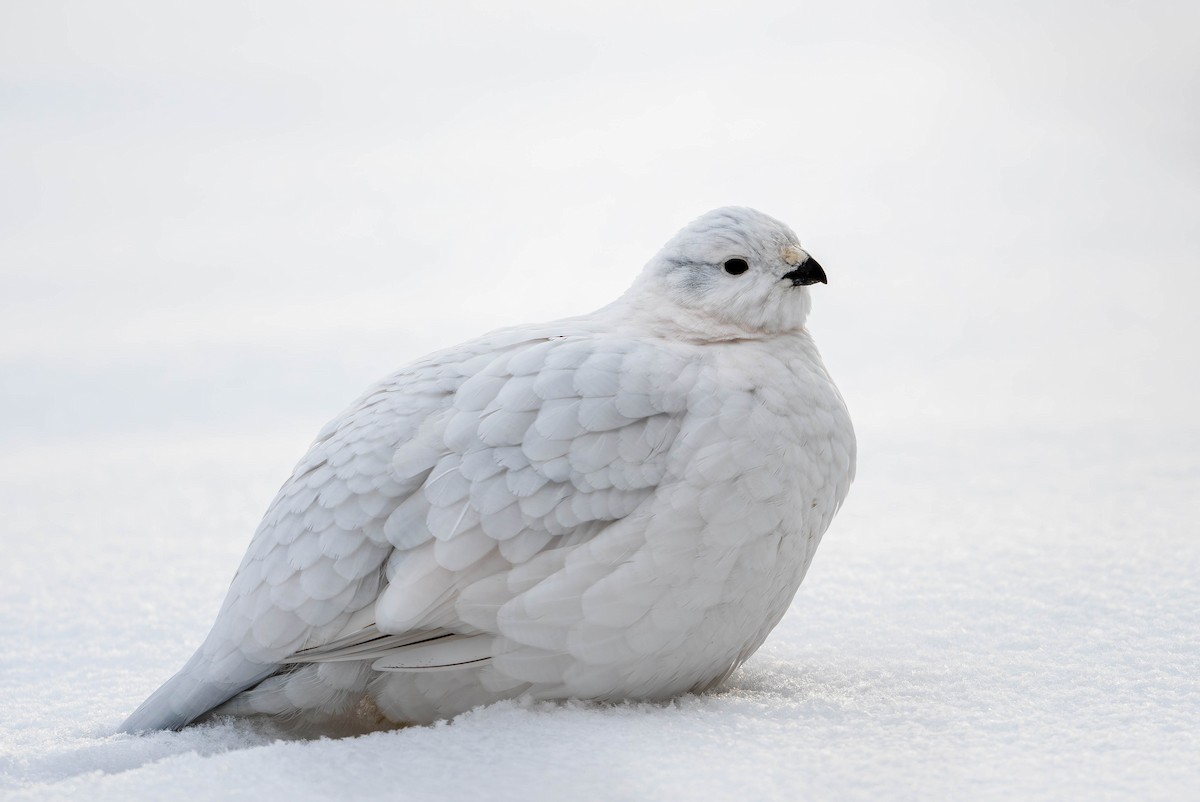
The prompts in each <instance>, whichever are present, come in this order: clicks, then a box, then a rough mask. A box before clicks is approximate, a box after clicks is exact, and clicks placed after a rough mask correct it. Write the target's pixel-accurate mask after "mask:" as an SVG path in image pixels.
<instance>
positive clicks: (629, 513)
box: [121, 207, 855, 732]
mask: <svg viewBox="0 0 1200 802" xmlns="http://www.w3.org/2000/svg"><path fill="white" fill-rule="evenodd" d="M825 281H826V276H825V272H824V270H823V269H822V268H821V265H820V264H818V263H817V261H816V260H815V259H813V258H812V257H810V256H809V255H808V253H807V252H805V251H804V250H803V249H802V248H801V247H800V243H799V241H798V240H797V238H796V235H795V234H794V233H793V232H792V231H791V229H789V228H788V227H787V226H785V225H784V224H782V223H780V222H779V221H777V220H775V219H773V218H771V217H768V216H767V215H765V214H762V213H761V212H757V211H754V210H753V209H746V208H738V207H730V208H723V209H717V210H715V211H712V212H709V213H708V214H706V215H704V216H703V217H700V218H699V219H697V220H695V221H693V222H692V223H690V224H689V225H688V226H686V227H685V228H684V229H683V230H681V231H680V232H679V233H678V234H677V235H676V236H675V237H674V238H672V239H671V240H670V241H669V242H668V243H667V244H666V245H665V246H664V247H663V249H662V250H661V251H660V252H659V253H658V254H657V255H656V256H655V257H654V258H653V259H651V260H650V262H649V263H648V264H647V265H646V267H645V269H644V270H643V272H642V273H641V275H640V276H639V277H638V278H637V280H636V281H635V282H634V283H633V285H632V287H630V289H629V290H628V291H627V292H626V293H625V294H624V295H623V296H622V297H621V298H619V299H618V300H617V301H615V302H614V303H611V304H609V305H608V306H606V307H604V308H602V309H600V310H598V311H596V312H593V313H592V314H589V315H584V316H582V317H575V318H567V319H564V320H560V321H557V322H554V323H548V324H543V325H531V326H519V327H516V328H510V329H504V330H501V331H498V332H494V333H492V334H489V335H486V336H484V337H482V338H480V339H477V340H473V341H471V342H468V343H465V344H462V345H459V346H456V347H454V348H450V349H448V350H445V351H441V352H438V353H436V354H433V355H431V356H428V357H426V358H424V359H422V360H420V361H418V362H415V363H414V364H412V365H409V366H408V367H405V368H403V369H401V370H400V371H399V372H398V373H396V374H394V375H393V376H391V377H389V378H388V379H386V380H384V381H383V382H382V383H380V384H378V385H377V386H375V387H373V388H372V389H370V390H369V391H368V392H367V393H366V394H365V395H363V396H362V397H361V398H360V399H359V400H358V401H356V402H355V403H354V404H353V405H351V406H350V408H349V409H348V410H346V411H345V412H344V413H342V414H341V415H340V416H339V417H337V418H336V419H335V420H334V421H333V422H332V423H330V424H329V425H328V426H326V427H325V429H324V430H323V431H322V432H321V433H320V434H319V435H318V437H317V439H316V442H315V443H314V444H313V445H312V447H311V448H310V449H309V451H308V453H307V455H306V456H305V457H304V458H303V459H302V460H301V461H300V463H299V465H297V466H296V469H295V471H294V472H293V474H292V476H291V478H289V479H288V480H287V482H286V483H285V484H284V485H283V488H282V489H281V490H280V491H279V494H278V495H277V496H276V497H275V500H274V501H273V502H272V503H271V506H270V508H269V509H268V510H267V514H266V516H265V517H264V519H263V521H262V523H261V524H260V525H259V527H258V530H257V532H256V534H255V536H254V539H253V540H252V541H251V543H250V547H249V550H248V551H247V553H246V556H245V558H244V559H243V560H242V564H241V567H240V568H239V569H238V571H237V574H236V575H235V576H234V578H233V582H232V585H231V586H230V589H229V593H228V596H227V597H226V599H225V602H224V604H223V606H222V607H221V610H220V613H219V614H218V615H217V619H216V622H215V623H214V624H213V628H212V631H211V632H210V633H209V635H208V638H207V639H206V640H205V641H204V643H203V644H202V645H201V646H200V648H199V649H198V650H197V652H196V653H195V655H194V656H193V657H192V658H191V659H190V660H189V661H188V662H187V664H186V665H185V666H184V667H183V668H182V669H181V670H180V671H179V673H178V674H176V675H175V676H174V677H172V678H171V679H170V680H169V681H168V682H167V683H166V684H165V685H163V686H162V687H161V688H160V689H159V690H158V691H156V692H155V693H154V694H153V695H151V696H150V698H149V699H147V700H146V701H145V702H144V703H143V704H142V705H141V707H139V708H138V709H137V710H136V711H135V712H134V713H133V714H132V715H131V716H130V717H129V718H128V719H127V720H126V721H125V722H124V723H123V724H122V725H121V730H122V731H124V732H136V731H143V730H155V729H173V728H179V727H182V726H184V725H186V724H188V723H189V722H192V721H194V720H196V719H197V718H199V717H201V716H205V715H208V714H233V715H253V714H270V715H276V716H286V717H288V719H289V720H293V721H295V720H300V721H303V722H307V723H309V724H315V725H318V726H321V725H329V726H334V725H336V724H337V723H338V722H344V721H347V720H350V719H353V718H354V717H362V716H364V715H366V716H374V717H377V719H378V720H383V721H388V722H395V723H424V722H430V721H434V720H437V719H442V718H447V717H450V716H454V715H456V714H458V713H461V712H463V711H466V710H469V709H471V708H473V707H475V706H478V705H482V704H487V703H490V702H494V701H497V700H500V699H506V698H511V697H516V696H522V695H528V696H530V697H532V698H535V699H567V698H574V699H591V700H610V701H615V700H622V699H644V700H656V699H666V698H670V697H673V696H676V695H678V694H682V693H687V692H690V691H696V692H698V691H702V690H704V689H707V688H711V687H713V686H715V685H716V684H718V683H720V682H721V681H722V680H724V679H725V678H726V677H728V676H729V675H730V673H732V672H733V670H734V669H735V668H737V667H738V666H739V665H740V664H741V663H742V662H743V661H745V660H746V658H748V657H749V656H750V655H751V654H753V653H754V651H755V650H756V649H758V647H759V645H761V644H762V642H763V640H764V639H765V638H766V636H767V634H768V633H769V632H770V631H771V629H772V628H773V627H774V626H775V625H776V624H777V623H778V622H779V620H780V618H781V617H782V616H783V614H784V612H785V611H786V610H787V609H788V607H789V605H790V604H791V601H792V597H793V595H794V594H795V592H796V589H797V588H798V587H799V585H800V582H801V580H802V579H803V578H804V574H805V572H806V571H807V570H808V566H809V563H810V562H811V560H812V557H813V553H814V551H815V550H816V548H817V544H818V543H819V542H820V540H821V536H822V535H823V534H824V532H825V530H826V529H827V528H828V526H829V524H830V521H831V520H832V519H833V516H834V513H835V512H836V511H837V509H838V508H839V507H840V506H841V504H842V501H843V499H844V498H845V497H846V493H847V491H848V489H849V487H850V483H851V481H852V479H853V477H854V466H855V440H854V431H853V428H852V426H851V423H850V417H849V414H848V412H847V410H846V406H845V403H844V402H843V401H842V397H841V395H840V394H839V393H838V390H837V388H836V387H835V386H834V384H833V381H832V380H831V379H830V377H829V374H828V373H827V372H826V370H825V367H824V365H823V364H822V362H821V358H820V356H819V355H818V353H817V349H816V346H815V345H814V343H813V340H812V337H811V336H810V335H809V333H808V331H807V329H806V328H805V319H806V317H807V315H808V312H809V309H810V307H811V296H810V291H809V285H812V284H814V283H817V282H821V283H825Z"/></svg>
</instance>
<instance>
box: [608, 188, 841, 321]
mask: <svg viewBox="0 0 1200 802" xmlns="http://www.w3.org/2000/svg"><path fill="white" fill-rule="evenodd" d="M818 282H820V283H822V284H824V283H826V279H825V271H824V270H823V269H822V268H821V265H820V264H819V263H818V262H817V260H815V259H813V258H812V257H811V256H809V255H808V253H807V252H806V251H805V250H804V249H803V248H801V247H800V241H799V240H798V239H797V238H796V235H795V233H793V231H792V230H791V229H790V228H788V227H787V226H786V225H784V224H783V223H781V222H779V221H778V220H776V219H775V218H773V217H768V216H767V215H765V214H763V213H762V212H759V211H755V210H754V209H748V208H745V207H740V206H727V207H724V208H721V209H715V210H713V211H711V212H709V213H708V214H705V215H703V216H701V217H699V218H697V219H695V220H693V221H692V222H690V223H688V224H687V225H686V226H684V228H683V229H682V230H681V231H680V232H679V233H678V234H676V235H675V236H674V237H672V238H671V240H670V241H669V242H667V244H666V245H664V246H663V248H662V250H661V251H659V252H658V254H657V255H656V256H655V257H654V258H653V259H651V260H650V262H649V263H648V264H647V265H646V268H645V270H644V271H643V273H642V275H641V277H640V278H639V280H638V282H637V283H636V284H635V285H634V287H633V288H632V290H631V294H632V295H633V296H634V298H633V299H635V300H637V301H638V302H639V305H640V306H642V307H643V308H644V309H645V310H646V311H651V310H652V309H653V308H654V305H655V304H658V305H661V306H660V307H659V308H658V310H657V313H656V316H658V317H662V318H678V319H679V322H680V324H681V325H684V326H685V327H686V328H688V329H689V331H691V332H693V333H694V334H696V335H700V336H703V329H704V327H705V326H707V325H711V326H712V328H713V333H714V336H713V337H712V339H731V338H736V337H741V336H746V337H761V336H770V335H773V334H780V333H783V332H788V331H795V330H798V329H800V328H802V327H803V326H804V321H805V319H806V318H807V316H808V311H809V309H810V308H811V306H812V298H811V296H810V294H809V289H808V287H809V285H811V284H816V283H818Z"/></svg>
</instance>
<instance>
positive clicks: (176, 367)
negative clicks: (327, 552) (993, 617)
mask: <svg viewBox="0 0 1200 802" xmlns="http://www.w3.org/2000/svg"><path fill="white" fill-rule="evenodd" d="M508 5H513V6H515V5H517V4H497V3H475V4H471V3H443V4H416V3H398V2H378V3H355V2H349V3H336V4H335V3H328V4H314V3H296V2H268V3H254V4H242V3H228V2H215V3H214V2H205V3H194V4H176V3H152V2H141V3H133V2H105V3H85V2H78V3H62V2H37V3H18V2H8V3H4V4H3V5H2V6H0V381H2V386H3V393H2V396H0V442H6V443H8V444H9V447H21V448H33V447H40V446H41V445H46V444H50V443H58V442H63V441H71V442H78V441H80V440H86V439H89V438H92V439H96V440H97V442H100V441H111V440H112V439H114V438H117V439H119V438H124V437H135V436H137V437H146V436H151V437H157V436H159V435H160V434H165V433H178V432H187V433H193V434H194V433H206V432H213V433H218V432H219V433H226V434H228V433H237V432H262V431H268V430H271V431H274V430H283V431H286V432H289V433H290V432H295V433H297V435H296V436H297V437H298V438H299V439H298V441H297V444H296V449H297V451H296V455H297V456H298V455H299V453H300V450H301V449H302V447H303V442H306V441H305V439H304V438H307V437H311V435H312V434H314V433H315V431H316V429H317V428H318V427H319V426H320V425H321V424H322V423H323V422H324V421H325V420H327V419H328V418H330V417H332V416H333V415H334V414H335V413H337V412H338V411H339V410H340V409H341V408H342V407H343V406H344V405H345V404H347V403H348V402H349V401H350V400H352V399H353V398H354V397H355V396H357V395H358V393H359V392H360V391H361V390H362V389H363V388H364V387H365V386H366V385H367V384H368V383H369V382H371V381H373V380H374V379H376V378H378V377H380V376H382V375H384V374H386V373H388V372H390V371H392V370H393V369H395V368H396V367H399V366H400V365H401V364H403V363H404V362H406V361H408V360H410V359H413V358H416V357H419V356H421V355H422V354H424V353H426V352H427V351H429V350H432V349H433V348H435V347H440V346H444V345H450V344H453V343H455V342H458V341H461V340H464V339H467V338H469V337H473V336H475V335H476V334H479V333H482V332H483V331H486V330H489V329H492V328H496V327H499V326H503V325H509V324H513V323H520V322H532V321H535V320H544V319H550V318H555V317H561V316H565V315H569V314H577V313H581V312H585V311H588V310H590V309H593V308H595V307H598V306H600V305H602V304H603V303H605V302H607V301H609V300H611V299H612V298H613V297H615V296H616V295H617V294H619V293H620V292H621V291H622V290H623V289H624V287H625V286H626V285H627V284H628V283H629V282H630V281H631V279H632V278H633V276H634V275H635V274H636V272H637V271H638V270H639V269H640V267H641V265H642V264H644V262H645V261H646V260H647V259H648V258H649V257H650V256H651V255H652V254H653V253H654V252H655V251H656V250H657V248H658V247H659V246H660V245H661V244H662V242H664V241H665V240H666V239H667V238H668V237H669V236H670V235H671V234H672V233H674V231H675V230H677V229H678V228H679V227H680V226H682V225H683V224H684V223H686V222H687V221H688V220H690V219H692V218H693V217H695V216H697V215H699V214H700V213H702V212H704V211H706V210H707V209H709V208H712V207H715V206H721V205H727V204H742V205H750V206H754V207H757V208H759V209H761V210H763V211H765V212H767V213H769V214H772V215H774V216H776V217H779V218H781V219H783V220H784V221H786V222H788V223H789V224H790V225H792V227H793V228H795V229H796V230H797V232H798V233H799V235H800V237H801V240H802V242H803V243H804V244H805V246H806V247H807V248H808V249H809V250H810V251H811V252H812V253H813V254H814V255H815V256H816V257H817V258H818V259H819V260H820V261H821V262H822V264H824V265H825V267H826V270H827V271H828V273H829V278H830V284H829V286H828V287H818V288H817V289H816V293H815V295H816V299H815V307H816V311H815V313H814V316H813V318H812V324H811V325H812V328H813V330H814V332H815V334H816V336H817V339H818V342H819V343H820V345H821V347H822V350H823V351H824V353H825V356H826V360H827V362H828V363H829V366H830V368H831V370H832V371H833V373H834V375H835V377H836V378H837V379H838V381H839V383H840V385H841V386H842V389H843V392H844V394H845V395H846V397H847V400H848V402H849V403H850V406H851V411H852V413H853V414H854V416H855V420H856V423H857V425H858V426H859V428H860V431H863V432H871V431H888V430H899V429H906V430H908V429H919V428H922V427H924V428H928V429H930V430H931V431H938V430H941V431H946V432H952V431H955V430H962V429H976V428H991V429H995V428H1003V427H1009V426H1012V427H1021V428H1023V429H1026V430H1039V429H1044V430H1047V431H1052V430H1054V429H1057V428H1063V427H1080V426H1082V427H1094V426H1101V427H1110V426H1125V427H1132V428H1137V427H1139V426H1144V425H1167V426H1171V425H1176V424H1185V425H1188V426H1193V427H1194V423H1193V419H1194V414H1195V409H1196V408H1197V407H1198V406H1200V359H1198V357H1197V351H1198V343H1200V315H1197V313H1196V311H1195V305H1196V299H1197V297H1198V295H1200V269H1198V268H1200V264H1198V262H1200V258H1198V257H1200V144H1198V143H1200V48H1198V47H1197V45H1196V43H1197V41H1198V38H1200V5H1198V4H1196V3H1194V2H1180V3H1161V2H1160V3H1147V2H1139V3H1103V4H1097V3H1085V2H1050V3H1047V2H1042V1H1040V0H1039V2H990V3H969V4H964V3H951V2H926V3H918V2H903V3H892V2H876V3H837V4H832V3H828V4H812V3H796V2H780V3H744V2H739V3H737V4H732V3H728V4H713V3H697V2H687V3H660V4H654V5H653V7H648V6H647V5H646V4H644V3H641V2H639V3H612V2H603V3H586V4H584V3H550V2H546V3H522V4H519V6H520V7H519V8H512V7H506V6H508Z"/></svg>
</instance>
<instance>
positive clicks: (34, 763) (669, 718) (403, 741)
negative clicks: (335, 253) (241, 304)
mask: <svg viewBox="0 0 1200 802" xmlns="http://www.w3.org/2000/svg"><path fill="white" fill-rule="evenodd" d="M862 440H863V443H862V463H861V464H862V470H861V474H860V479H859V481H858V483H857V485H856V486H855V487H854V489H853V491H852V493H851V497H850V499H849V501H848V502H847V505H846V507H845V508H844V510H843V511H842V514H841V516H840V517H839V519H838V520H837V521H836V522H835V524H834V526H833V528H832V529H831V531H830V533H829V535H828V536H827V538H826V540H825V542H824V543H823V544H822V546H821V551H820V553H819V555H818V557H817V560H816V562H815V563H814V566H813V569H812V571H811V572H810V574H809V577H808V579H807V580H806V582H805V584H804V586H803V587H802V588H801V591H800V593H799V594H798V596H797V599H796V602H795V605H794V607H793V609H792V611H791V613H790V614H789V615H788V617H786V618H785V619H784V621H783V623H782V624H781V625H780V626H779V628H778V629H777V630H776V631H775V633H774V634H773V635H772V637H771V638H770V639H769V640H768V642H767V644H766V645H765V646H764V647H763V649H762V650H761V651H760V652H759V653H758V654H757V655H756V656H755V657H754V658H753V659H751V660H750V661H749V663H747V665H746V666H745V667H744V668H743V669H741V670H740V671H739V672H738V673H737V674H736V675H735V676H734V677H733V678H732V680H731V681H730V682H729V683H728V684H727V685H726V686H725V687H724V688H723V689H721V690H720V691H718V692H716V693H712V694H709V695H705V696H693V697H686V698H683V699H680V700H678V701H676V702H674V703H671V704H667V705H640V704H630V705H618V706H609V707H600V706H592V705H585V704H566V705H553V704H530V703H522V702H519V701H518V702H512V703H504V704H500V705H497V706H494V707H490V708H485V709H480V710H476V711H473V712H471V713H468V714H466V715H464V716H461V717H460V718H458V719H457V720H455V721H454V722H453V723H450V724H444V725H439V726H434V727H420V728H409V729H404V730H398V731H391V732H380V733H374V734H371V735H367V736H362V737H359V738H354V739H342V740H328V739H327V740H318V741H307V742H306V741H288V740H279V739H277V738H276V737H275V735H274V734H273V733H271V732H270V731H269V730H267V729H265V728H263V727H262V726H251V725H247V724H246V723H244V722H241V723H238V722H229V723H219V724H215V725H210V726H204V727H198V728H193V729H190V730H187V731H185V732H182V733H158V734H153V735H148V736H145V737H132V736H126V735H113V734H111V733H112V730H113V728H114V727H115V726H116V725H117V724H118V723H119V722H120V721H121V719H122V718H123V717H124V715H125V714H127V713H128V712H129V711H130V710H132V709H133V707H134V706H135V705H136V704H137V703H138V702H140V701H141V700H142V698H143V697H144V696H145V695H146V694H147V693H149V692H150V691H151V690H152V689H153V688H154V687H156V685H157V684H158V683H159V682H160V681H161V680H163V679H164V678H165V677H166V676H167V675H168V674H169V673H171V672H172V671H174V670H175V669H176V668H177V667H178V665H179V664H180V663H181V662H182V661H183V660H184V658H185V657H186V656H187V655H188V654H189V653H190V651H191V650H192V648H193V647H194V646H195V645H196V644H197V643H198V641H199V640H200V638H201V637H202V636H203V634H204V633H205V632H206V630H207V628H208V625H209V623H210V621H211V617H212V615H213V614H214V612H215V609H216V607H217V605H218V603H219V600H220V597H221V595H222V593H223V591H224V587H225V585H226V583H227V582H228V580H229V578H230V575H231V573H232V571H233V569H234V567H235V566H236V563H237V561H238V559H239V557H240V555H241V552H242V550H243V548H244V546H245V543H246V541H247V539H248V537H249V533H250V532H251V530H252V528H253V526H254V524H255V523H256V521H257V518H258V516H259V514H260V513H261V511H262V509H263V507H264V506H265V504H266V502H267V501H268V500H269V498H270V496H271V495H272V492H273V490H274V487H275V486H276V485H277V483H278V482H279V481H281V480H282V478H283V476H284V475H285V473H286V471H287V469H288V468H289V467H290V463H291V462H292V461H293V460H294V459H295V458H296V457H298V456H299V453H300V451H301V449H302V444H303V437H302V436H300V435H298V434H297V433H296V432H293V431H288V432H280V433H278V434H274V435H270V436H268V435H255V436H244V437H228V438H223V439H222V438H198V437H196V438H183V437H176V438H173V439H154V438H145V439H141V440H138V439H136V438H133V439H131V438H128V437H125V438H120V439H119V440H118V439H113V440H111V441H107V442H105V441H100V440H97V441H94V442H90V443H88V444H87V445H86V446H80V445H76V446H71V447H60V448H47V447H37V448H27V449H19V448H18V449H15V450H10V451H9V452H8V453H5V454H4V455H3V457H0V472H2V478H3V490H2V491H0V492H2V493H3V495H2V496H0V507H2V508H3V509H4V511H5V514H4V529H3V531H2V532H0V542H2V543H3V547H4V560H3V562H2V563H0V609H3V611H4V615H3V617H0V640H2V642H3V643H4V648H3V650H2V652H0V654H2V657H0V789H2V790H0V795H3V796H4V798H6V799H14V800H15V799H31V800H32V799H38V800H41V799H54V798H86V799H129V798H146V799H149V798H187V799H192V800H201V799H242V798H247V799H263V798H283V797H285V796H286V797H287V798H293V799H319V798H334V797H337V798H350V799H360V798H361V799H365V798H379V797H380V796H384V795H386V796H387V797H388V798H397V799H430V800H432V799H439V800H440V799H514V800H516V799H520V800H535V799H564V798H571V799H581V800H585V799H687V798H695V799H739V800H740V799H768V798H775V799H802V798H816V799H916V798H924V799H928V798H957V799H1018V798H1019V799H1042V798H1056V799H1066V798H1073V799H1084V798H1087V799H1109V798H1111V799H1178V800H1183V799H1195V798H1197V796H1198V795H1200V760H1197V755H1200V679H1198V678H1200V627H1198V625H1197V621H1198V620H1200V579H1198V577H1200V539H1198V538H1197V537H1196V522H1197V520H1200V494H1197V492H1196V489H1197V486H1198V480H1200V432H1196V431H1192V432H1186V433H1183V434H1180V433H1179V432H1166V431H1156V430H1154V429H1152V428H1144V429H1139V430H1135V429H1133V428H1128V427H1126V428H1114V427H1106V428H1095V429H1087V430H1078V431H1068V430H1064V429H1062V428H1059V429H1057V430H1046V431H1035V430H1026V431H1022V432H1002V433H987V432H979V431H974V432H972V431H961V432H960V431H927V432H920V433H916V432H912V433H909V434H907V435H905V436H898V435H896V434H890V435H889V434H886V433H882V432H874V431H870V430H868V431H864V432H862Z"/></svg>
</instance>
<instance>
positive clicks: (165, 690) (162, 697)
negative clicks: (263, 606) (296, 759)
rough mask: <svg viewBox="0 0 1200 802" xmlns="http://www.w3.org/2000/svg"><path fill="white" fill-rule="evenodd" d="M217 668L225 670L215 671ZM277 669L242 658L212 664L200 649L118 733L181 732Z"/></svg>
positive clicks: (153, 694)
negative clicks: (179, 730)
mask: <svg viewBox="0 0 1200 802" xmlns="http://www.w3.org/2000/svg"><path fill="white" fill-rule="evenodd" d="M229 662H233V663H234V665H232V666H230V665H229ZM218 666H220V667H221V668H222V669H224V670H221V671H216V670H214V669H216V668H217V667H218ZM278 670H279V666H277V665H263V664H262V663H252V662H250V661H249V660H246V659H244V658H237V659H236V660H234V661H222V662H221V663H215V662H214V661H213V660H212V658H211V656H210V655H207V654H205V653H204V649H203V648H202V649H201V650H200V651H198V652H196V654H194V655H193V656H192V659H191V660H189V661H188V662H187V664H186V665H184V667H183V668H181V669H180V670H179V673H177V674H176V675H175V676H173V677H171V678H170V679H169V680H167V681H166V682H165V683H164V684H163V686H162V687H161V688H159V689H158V690H157V691H155V692H154V693H152V694H150V698H148V699H147V700H146V701H144V702H142V704H141V705H140V706H139V707H138V709H137V710H135V711H133V713H132V714H131V715H130V716H129V718H127V719H125V721H124V722H123V723H122V724H121V726H120V727H119V728H118V729H117V731H118V732H128V733H134V732H147V731H150V730H178V729H181V728H183V727H185V726H187V725H188V724H190V723H192V722H193V721H195V720H196V719H197V718H199V717H200V716H203V715H204V714H205V713H207V712H209V711H210V710H212V709H213V708H215V707H217V706H218V705H220V704H221V703H222V702H225V701H227V700H229V699H230V698H232V697H233V696H236V695H237V694H239V693H241V692H242V691H244V690H246V689H247V688H250V687H253V686H254V685H257V684H258V683H259V682H262V681H263V680H264V679H266V678H267V677H269V676H271V675H272V674H274V673H275V672H276V671H278Z"/></svg>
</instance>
